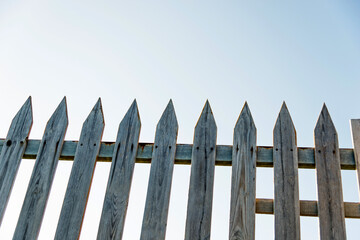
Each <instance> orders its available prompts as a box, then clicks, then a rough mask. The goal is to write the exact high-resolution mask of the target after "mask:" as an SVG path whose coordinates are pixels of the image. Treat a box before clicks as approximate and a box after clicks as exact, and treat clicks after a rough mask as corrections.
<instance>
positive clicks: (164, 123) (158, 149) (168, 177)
mask: <svg viewBox="0 0 360 240" xmlns="http://www.w3.org/2000/svg"><path fill="white" fill-rule="evenodd" d="M177 133H178V123H177V119H176V115H175V110H174V106H173V103H172V101H171V100H170V102H169V104H168V105H167V107H166V109H165V111H164V113H163V114H162V116H161V119H160V121H159V123H158V124H157V127H156V135H155V143H154V149H153V154H152V160H151V168H150V177H149V186H148V190H147V195H146V204H145V210H144V218H143V223H142V229H141V236H140V239H141V240H153V239H156V240H162V239H165V234H166V224H167V216H168V209H169V200H170V190H171V181H172V174H173V168H174V160H175V151H176V139H177Z"/></svg>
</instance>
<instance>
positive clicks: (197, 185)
mask: <svg viewBox="0 0 360 240" xmlns="http://www.w3.org/2000/svg"><path fill="white" fill-rule="evenodd" d="M216 136H217V127H216V123H215V119H214V116H213V113H212V111H211V107H210V104H209V102H208V101H206V104H205V106H204V108H203V110H202V113H201V115H200V118H199V120H198V122H197V124H196V127H195V134H194V145H193V151H192V157H191V175H190V187H189V198H188V205H187V216H186V228H185V239H186V240H209V239H210V233H211V213H212V200H213V189H214V171H215V149H216Z"/></svg>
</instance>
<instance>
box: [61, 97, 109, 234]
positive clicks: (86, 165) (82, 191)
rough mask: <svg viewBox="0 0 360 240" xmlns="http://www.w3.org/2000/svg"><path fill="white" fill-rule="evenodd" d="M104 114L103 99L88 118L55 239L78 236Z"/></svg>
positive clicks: (101, 132) (98, 147) (76, 154)
mask: <svg viewBox="0 0 360 240" xmlns="http://www.w3.org/2000/svg"><path fill="white" fill-rule="evenodd" d="M104 126H105V123H104V116H103V112H102V107H101V100H100V99H99V100H98V101H97V103H96V104H95V106H94V108H93V109H92V111H91V112H90V114H89V116H88V117H87V119H86V120H85V122H84V124H83V127H82V130H81V136H80V141H79V143H80V144H79V145H78V147H77V149H76V153H75V159H74V163H73V166H72V169H71V174H70V179H69V183H68V186H67V189H66V193H65V198H64V203H63V206H62V209H61V213H60V218H59V222H58V225H57V229H56V235H55V239H57V240H63V239H67V240H68V239H69V240H71V239H78V237H79V235H80V230H81V225H82V220H83V216H84V212H85V208H86V203H87V198H88V195H89V189H90V184H91V180H92V176H93V172H94V168H95V163H96V157H97V155H98V153H99V150H100V141H101V137H102V134H103V130H104Z"/></svg>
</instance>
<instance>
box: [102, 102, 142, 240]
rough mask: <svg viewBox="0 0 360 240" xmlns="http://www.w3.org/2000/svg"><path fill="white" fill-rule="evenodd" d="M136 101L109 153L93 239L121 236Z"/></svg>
mask: <svg viewBox="0 0 360 240" xmlns="http://www.w3.org/2000/svg"><path fill="white" fill-rule="evenodd" d="M140 127H141V123H140V117H139V112H138V108H137V104H136V101H134V102H133V104H132V105H131V107H130V109H129V110H128V112H127V113H126V115H125V117H124V119H123V120H122V121H121V123H120V126H119V130H118V135H117V139H116V144H115V148H114V149H115V151H114V153H113V160H112V164H111V169H110V175H109V180H108V185H107V189H106V194H105V200H104V205H103V210H102V215H101V219H100V225H99V231H98V235H97V239H99V240H105V239H122V235H123V229H124V223H125V216H126V210H127V206H128V201H129V194H130V187H131V180H132V176H133V171H134V165H135V158H136V153H137V146H138V142H139V135H140Z"/></svg>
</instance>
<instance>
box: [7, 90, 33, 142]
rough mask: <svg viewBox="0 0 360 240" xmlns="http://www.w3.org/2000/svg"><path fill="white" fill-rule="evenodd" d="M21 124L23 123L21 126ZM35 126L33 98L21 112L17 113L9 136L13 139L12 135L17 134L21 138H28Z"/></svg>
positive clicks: (24, 105) (29, 98)
mask: <svg viewBox="0 0 360 240" xmlns="http://www.w3.org/2000/svg"><path fill="white" fill-rule="evenodd" d="M19 122H22V123H21V124H19ZM32 124H33V112H32V101H31V96H29V97H28V99H27V100H26V101H25V103H24V104H23V105H22V106H21V108H20V110H19V111H18V112H17V113H16V115H15V117H14V118H13V119H12V121H11V125H10V129H9V132H8V135H7V138H8V137H11V136H12V134H14V133H17V135H18V134H20V135H18V136H19V137H20V138H24V137H26V136H27V135H28V134H29V132H30V130H31V127H32Z"/></svg>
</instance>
